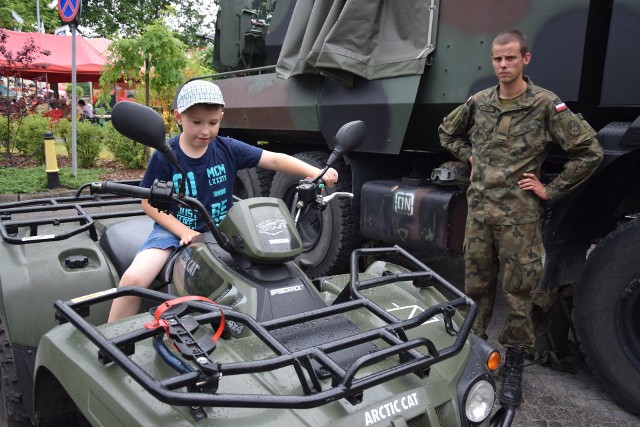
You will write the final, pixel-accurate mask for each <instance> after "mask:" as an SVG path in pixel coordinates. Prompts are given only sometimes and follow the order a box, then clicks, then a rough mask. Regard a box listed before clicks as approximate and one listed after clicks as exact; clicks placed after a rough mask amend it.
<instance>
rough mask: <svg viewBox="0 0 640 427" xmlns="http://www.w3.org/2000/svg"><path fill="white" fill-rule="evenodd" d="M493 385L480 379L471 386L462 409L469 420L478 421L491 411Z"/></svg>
mask: <svg viewBox="0 0 640 427" xmlns="http://www.w3.org/2000/svg"><path fill="white" fill-rule="evenodd" d="M494 394H495V393H494V390H493V386H492V385H491V384H489V383H488V382H487V381H485V380H480V381H478V382H477V383H475V384H474V385H473V387H471V390H469V394H468V395H467V401H466V403H465V405H464V411H465V414H466V415H467V418H468V419H469V421H472V422H474V423H479V422H481V421H482V420H484V419H485V418H487V416H488V415H489V413H490V412H491V408H492V407H493V401H494V398H495V396H494Z"/></svg>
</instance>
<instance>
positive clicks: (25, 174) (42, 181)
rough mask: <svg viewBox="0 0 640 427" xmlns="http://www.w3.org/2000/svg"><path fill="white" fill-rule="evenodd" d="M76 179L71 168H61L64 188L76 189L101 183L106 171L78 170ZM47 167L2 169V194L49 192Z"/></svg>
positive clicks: (61, 179) (0, 187)
mask: <svg viewBox="0 0 640 427" xmlns="http://www.w3.org/2000/svg"><path fill="white" fill-rule="evenodd" d="M77 172H78V174H77V176H76V177H74V176H73V174H72V172H71V168H60V170H59V171H58V178H59V180H60V185H61V186H62V187H66V188H70V189H76V188H78V187H80V186H81V185H82V184H84V183H86V182H92V181H99V176H100V174H101V173H103V172H104V169H78V170H77ZM47 181H48V174H47V172H45V167H44V166H40V167H33V168H12V167H9V168H0V194H16V193H37V192H40V191H45V190H47Z"/></svg>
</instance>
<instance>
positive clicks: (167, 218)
mask: <svg viewBox="0 0 640 427" xmlns="http://www.w3.org/2000/svg"><path fill="white" fill-rule="evenodd" d="M142 210H143V211H144V213H146V214H147V215H148V216H149V217H150V218H151V219H152V220H154V221H155V222H157V223H158V224H160V225H161V226H162V227H164V228H165V229H166V230H167V231H170V232H171V233H172V234H174V235H176V236H177V237H179V238H180V244H181V245H187V244H189V243H191V239H193V238H194V237H195V236H197V235H198V234H200V233H199V232H198V231H196V230H192V229H190V228H189V227H187V226H186V225H184V224H183V223H181V222H180V221H178V220H177V219H176V217H174V216H173V215H169V214H166V213H163V212H160V211H158V209H156V208H154V207H153V206H151V205H150V204H149V202H148V201H147V200H146V199H142Z"/></svg>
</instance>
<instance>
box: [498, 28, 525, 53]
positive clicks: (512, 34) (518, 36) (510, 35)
mask: <svg viewBox="0 0 640 427" xmlns="http://www.w3.org/2000/svg"><path fill="white" fill-rule="evenodd" d="M512 42H518V43H519V44H520V53H521V54H522V56H525V55H526V54H527V53H529V41H528V40H527V36H526V35H525V34H524V33H523V32H522V31H520V30H507V31H503V32H501V33H500V34H498V35H497V36H496V38H495V39H493V43H492V44H491V46H495V45H499V46H502V45H505V44H509V43H512Z"/></svg>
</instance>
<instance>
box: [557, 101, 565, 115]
mask: <svg viewBox="0 0 640 427" xmlns="http://www.w3.org/2000/svg"><path fill="white" fill-rule="evenodd" d="M566 109H567V105H566V104H565V103H564V102H561V103H560V104H556V111H557V112H558V113H559V112H560V111H564V110H566Z"/></svg>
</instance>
